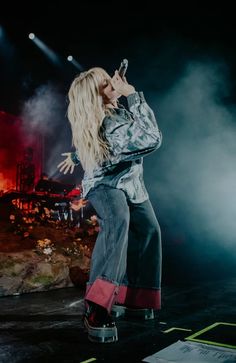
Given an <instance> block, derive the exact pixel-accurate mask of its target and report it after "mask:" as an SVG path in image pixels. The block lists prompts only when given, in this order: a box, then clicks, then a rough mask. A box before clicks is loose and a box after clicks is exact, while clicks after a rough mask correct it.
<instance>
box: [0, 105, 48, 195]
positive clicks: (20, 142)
mask: <svg viewBox="0 0 236 363" xmlns="http://www.w3.org/2000/svg"><path fill="white" fill-rule="evenodd" d="M0 130H1V134H0V191H4V192H5V191H7V190H9V189H15V188H16V166H17V163H19V162H22V161H23V157H24V150H25V148H27V147H31V148H32V149H33V161H32V162H33V163H34V165H35V174H36V175H35V178H36V179H39V176H40V174H41V172H42V138H41V137H40V135H39V134H36V133H34V134H29V133H27V132H26V130H24V128H23V122H22V120H21V119H20V118H19V117H17V116H14V115H11V114H9V113H6V112H3V111H0Z"/></svg>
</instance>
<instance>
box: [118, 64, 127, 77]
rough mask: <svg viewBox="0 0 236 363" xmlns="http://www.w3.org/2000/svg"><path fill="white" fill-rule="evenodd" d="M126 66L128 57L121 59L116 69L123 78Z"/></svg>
mask: <svg viewBox="0 0 236 363" xmlns="http://www.w3.org/2000/svg"><path fill="white" fill-rule="evenodd" d="M127 68H128V59H123V60H122V61H121V63H120V68H119V70H118V73H119V76H120V77H121V78H123V77H124V76H125V73H126V71H127Z"/></svg>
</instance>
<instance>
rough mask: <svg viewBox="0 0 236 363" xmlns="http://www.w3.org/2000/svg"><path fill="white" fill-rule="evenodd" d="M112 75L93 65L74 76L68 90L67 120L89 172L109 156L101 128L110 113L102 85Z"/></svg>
mask: <svg viewBox="0 0 236 363" xmlns="http://www.w3.org/2000/svg"><path fill="white" fill-rule="evenodd" d="M109 79H110V76H109V75H108V74H107V73H106V71H105V70H104V69H102V68H98V67H95V68H91V69H90V70H88V71H86V72H83V73H81V74H80V75H79V76H78V77H76V78H75V79H74V81H73V82H72V84H71V86H70V89H69V93H68V96H69V106H68V110H67V115H68V119H69V121H70V124H71V129H72V143H73V145H74V146H75V149H76V151H77V152H78V156H79V159H80V162H81V165H82V167H83V169H84V171H86V172H87V173H88V174H90V173H91V172H92V170H93V169H94V168H95V167H96V166H97V165H99V164H100V163H102V162H103V161H104V160H106V159H108V158H109V146H108V144H107V142H106V141H105V140H104V139H103V138H102V135H101V133H100V132H99V129H100V127H101V124H102V121H103V119H104V117H105V115H106V114H107V113H109V111H108V110H106V108H105V105H104V102H103V98H102V95H101V92H100V90H101V86H102V84H103V83H104V81H106V80H109Z"/></svg>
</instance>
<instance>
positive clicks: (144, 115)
mask: <svg viewBox="0 0 236 363" xmlns="http://www.w3.org/2000/svg"><path fill="white" fill-rule="evenodd" d="M127 101H128V106H129V109H130V111H131V112H132V116H133V117H132V119H131V121H129V120H126V119H124V118H122V119H121V118H120V117H119V116H118V118H117V117H116V116H110V117H106V119H105V120H104V123H103V127H104V128H105V137H106V139H107V141H108V143H109V145H110V149H111V153H112V154H113V156H115V157H118V159H119V161H121V160H124V161H128V160H134V159H138V158H140V157H142V156H145V155H148V154H150V153H151V152H153V151H155V150H156V149H158V148H159V147H160V145H161V142H162V134H161V131H160V130H159V128H158V125H157V121H156V118H155V115H154V113H153V111H152V109H151V108H150V107H149V106H148V104H147V103H146V101H145V99H144V96H143V93H142V92H135V93H133V94H130V95H129V96H128V97H127Z"/></svg>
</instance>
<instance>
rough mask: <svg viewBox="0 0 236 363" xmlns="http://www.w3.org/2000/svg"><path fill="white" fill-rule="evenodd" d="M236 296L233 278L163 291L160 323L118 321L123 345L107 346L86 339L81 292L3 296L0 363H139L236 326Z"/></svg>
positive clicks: (164, 287) (73, 288) (82, 292)
mask: <svg viewBox="0 0 236 363" xmlns="http://www.w3.org/2000/svg"><path fill="white" fill-rule="evenodd" d="M235 291H236V278H235V277H234V278H231V279H223V280H219V279H218V280H217V281H207V282H194V283H193V284H190V283H189V282H188V284H185V283H184V282H181V284H178V285H176V284H175V285H171V284H169V285H168V286H163V288H162V295H163V298H162V300H163V306H162V310H161V312H160V316H159V319H156V320H154V321H146V322H145V321H134V320H132V321H131V320H130V321H125V320H119V321H118V322H117V327H118V333H119V341H118V342H117V343H113V344H104V345H103V344H94V343H91V342H89V341H88V340H87V335H86V333H85V331H84V329H83V325H82V322H81V315H82V313H83V295H84V291H83V290H81V289H78V288H75V287H71V288H65V289H58V290H52V291H47V292H35V293H30V294H24V295H18V296H9V297H1V298H0V304H1V311H0V320H1V325H0V326H1V328H0V362H1V363H16V362H17V363H18V362H22V363H23V362H24V363H26V362H33V363H36V362H40V363H41V362H76V363H80V362H109V363H113V362H141V361H142V359H144V358H145V357H147V356H149V355H151V354H154V353H155V352H157V351H159V350H161V349H163V348H165V347H167V346H169V345H170V344H172V343H174V342H176V341H178V340H184V338H186V337H188V336H190V335H192V334H194V333H195V332H197V331H199V330H202V329H204V328H205V327H207V326H209V325H211V324H214V323H216V322H226V323H236V294H235ZM172 328H180V329H184V330H178V329H172ZM185 329H186V330H185ZM166 331H167V332H166ZM92 358H94V359H92Z"/></svg>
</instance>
